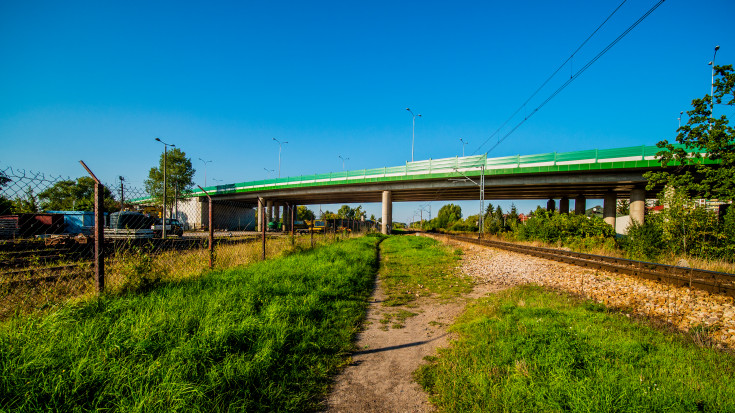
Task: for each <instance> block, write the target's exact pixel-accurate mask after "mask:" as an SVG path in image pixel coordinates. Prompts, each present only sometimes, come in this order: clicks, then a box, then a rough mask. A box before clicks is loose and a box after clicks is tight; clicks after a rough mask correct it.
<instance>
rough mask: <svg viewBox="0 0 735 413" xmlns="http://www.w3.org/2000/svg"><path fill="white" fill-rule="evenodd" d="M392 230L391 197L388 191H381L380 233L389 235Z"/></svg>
mask: <svg viewBox="0 0 735 413" xmlns="http://www.w3.org/2000/svg"><path fill="white" fill-rule="evenodd" d="M392 228H393V196H392V194H391V192H390V191H383V225H382V226H381V232H382V233H383V234H390V232H391V229H392Z"/></svg>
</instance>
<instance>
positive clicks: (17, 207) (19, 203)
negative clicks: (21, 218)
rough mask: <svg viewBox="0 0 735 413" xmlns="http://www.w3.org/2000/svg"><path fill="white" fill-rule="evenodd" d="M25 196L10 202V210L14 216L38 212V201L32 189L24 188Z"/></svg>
mask: <svg viewBox="0 0 735 413" xmlns="http://www.w3.org/2000/svg"><path fill="white" fill-rule="evenodd" d="M25 192H26V193H25V196H23V197H17V198H15V200H13V201H11V209H12V212H13V213H14V214H34V213H36V212H38V201H37V200H36V195H35V194H34V193H33V188H31V187H30V186H28V187H26V191H25Z"/></svg>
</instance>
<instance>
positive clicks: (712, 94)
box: [708, 45, 720, 130]
mask: <svg viewBox="0 0 735 413" xmlns="http://www.w3.org/2000/svg"><path fill="white" fill-rule="evenodd" d="M718 50H720V45H717V46H715V54H714V55H713V56H712V61H711V62H709V63H708V64H709V65H710V66H712V83H711V84H710V92H709V96H710V99H712V103H711V104H710V118H711V119H710V122H709V130H712V119H714V117H715V58H716V57H717V51H718Z"/></svg>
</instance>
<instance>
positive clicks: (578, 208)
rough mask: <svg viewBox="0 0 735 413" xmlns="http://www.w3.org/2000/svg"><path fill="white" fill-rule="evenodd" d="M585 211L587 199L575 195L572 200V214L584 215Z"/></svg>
mask: <svg viewBox="0 0 735 413" xmlns="http://www.w3.org/2000/svg"><path fill="white" fill-rule="evenodd" d="M586 210H587V198H585V196H584V195H577V197H576V198H574V213H575V214H577V215H584V211H586Z"/></svg>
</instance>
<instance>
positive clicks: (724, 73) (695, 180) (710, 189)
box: [645, 65, 735, 200]
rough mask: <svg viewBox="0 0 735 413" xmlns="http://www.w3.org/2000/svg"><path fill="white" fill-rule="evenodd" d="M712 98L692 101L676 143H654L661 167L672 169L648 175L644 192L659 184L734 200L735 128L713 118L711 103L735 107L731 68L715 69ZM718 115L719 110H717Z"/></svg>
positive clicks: (722, 117) (704, 195)
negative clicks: (669, 166)
mask: <svg viewBox="0 0 735 413" xmlns="http://www.w3.org/2000/svg"><path fill="white" fill-rule="evenodd" d="M714 70H715V74H716V76H717V77H716V81H715V84H714V96H710V95H705V96H704V98H702V99H694V100H692V110H690V111H687V114H688V115H689V121H688V122H687V123H686V125H683V126H682V127H680V128H679V129H678V130H677V131H678V134H677V136H676V141H677V142H678V143H679V144H681V145H683V147H682V146H677V145H674V144H670V143H669V141H668V140H663V141H661V142H659V143H657V144H656V146H658V147H659V148H661V149H662V150H661V151H660V152H658V153H657V154H656V156H657V157H658V159H659V161H660V162H661V165H662V166H663V167H664V168H667V167H668V165H669V164H673V165H674V166H675V168H674V170H673V171H671V170H664V171H659V172H647V173H646V174H645V177H646V179H648V185H647V189H649V190H651V189H654V188H656V187H660V186H661V185H669V186H671V187H673V188H678V189H683V190H685V191H686V192H687V193H688V194H689V195H690V196H697V197H703V198H708V199H713V198H716V199H720V200H732V199H734V198H735V129H733V127H731V126H729V125H728V123H729V122H728V120H727V117H726V116H725V115H721V116H720V117H719V118H714V117H712V110H711V104H712V101H713V99H714V103H715V104H717V105H727V106H733V104H735V94H734V89H735V72H733V67H732V65H725V66H715V68H714ZM720 112H721V111H720ZM687 149H690V150H692V149H694V150H699V151H702V152H705V153H706V159H709V160H715V161H719V162H720V165H716V166H715V165H711V164H708V163H706V162H705V157H703V156H702V155H701V154H700V153H694V154H692V155H689V154H688V153H687Z"/></svg>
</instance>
